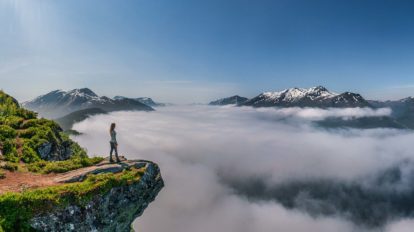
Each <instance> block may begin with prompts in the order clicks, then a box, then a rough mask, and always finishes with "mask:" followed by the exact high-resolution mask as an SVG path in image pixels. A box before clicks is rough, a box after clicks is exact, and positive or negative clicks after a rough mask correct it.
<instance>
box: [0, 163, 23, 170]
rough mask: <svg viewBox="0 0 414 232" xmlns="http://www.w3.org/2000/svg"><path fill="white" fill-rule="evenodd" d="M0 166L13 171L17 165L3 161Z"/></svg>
mask: <svg viewBox="0 0 414 232" xmlns="http://www.w3.org/2000/svg"><path fill="white" fill-rule="evenodd" d="M0 168H3V169H5V170H9V171H11V172H14V171H17V169H18V168H19V166H18V165H17V164H15V163H12V162H5V163H4V164H3V165H2V166H1V167H0Z"/></svg>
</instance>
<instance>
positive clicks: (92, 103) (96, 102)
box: [23, 88, 153, 118]
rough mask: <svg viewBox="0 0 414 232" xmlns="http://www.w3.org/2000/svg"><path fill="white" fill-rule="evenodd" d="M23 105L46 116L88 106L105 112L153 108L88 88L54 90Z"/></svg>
mask: <svg viewBox="0 0 414 232" xmlns="http://www.w3.org/2000/svg"><path fill="white" fill-rule="evenodd" d="M23 106H24V107H26V108H28V109H31V110H34V111H37V112H39V113H40V114H41V115H42V116H44V117H48V118H58V117H62V116H64V115H66V114H69V113H71V112H75V111H78V110H83V109H89V108H100V109H102V110H104V111H107V112H111V111H120V110H143V111H151V110H153V108H151V107H150V106H148V105H146V104H143V103H141V102H139V101H136V100H133V99H129V100H127V99H124V100H114V99H111V98H108V97H105V96H98V95H97V94H96V93H95V92H93V91H92V90H91V89H89V88H80V89H72V90H70V91H62V90H54V91H52V92H49V93H47V94H45V95H41V96H39V97H37V98H35V99H33V100H31V101H28V102H24V103H23Z"/></svg>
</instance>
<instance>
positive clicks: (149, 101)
mask: <svg viewBox="0 0 414 232" xmlns="http://www.w3.org/2000/svg"><path fill="white" fill-rule="evenodd" d="M114 99H115V100H120V99H132V100H136V101H139V102H141V103H143V104H145V105H147V106H151V107H159V106H166V104H164V103H159V102H155V101H154V100H152V98H149V97H138V98H127V97H123V96H115V97H114Z"/></svg>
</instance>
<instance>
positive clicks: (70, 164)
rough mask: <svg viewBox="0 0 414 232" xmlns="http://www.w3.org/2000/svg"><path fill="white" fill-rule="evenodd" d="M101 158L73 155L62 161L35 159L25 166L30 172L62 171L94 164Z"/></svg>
mask: <svg viewBox="0 0 414 232" xmlns="http://www.w3.org/2000/svg"><path fill="white" fill-rule="evenodd" d="M102 160H103V158H102V157H93V158H89V157H85V156H75V157H72V158H70V159H68V160H64V161H55V162H49V161H44V160H41V161H37V162H34V163H31V164H28V165H27V168H28V170H29V171H31V172H38V173H43V174H48V173H62V172H67V171H71V170H75V169H79V168H84V167H89V166H92V165H95V164H97V163H99V162H101V161H102Z"/></svg>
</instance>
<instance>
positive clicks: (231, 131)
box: [74, 106, 414, 232]
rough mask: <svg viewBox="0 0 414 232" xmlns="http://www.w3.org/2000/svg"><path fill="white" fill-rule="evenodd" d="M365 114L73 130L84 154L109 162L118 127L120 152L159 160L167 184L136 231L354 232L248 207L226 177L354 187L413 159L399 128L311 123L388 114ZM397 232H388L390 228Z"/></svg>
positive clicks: (205, 114) (221, 117) (136, 119)
mask: <svg viewBox="0 0 414 232" xmlns="http://www.w3.org/2000/svg"><path fill="white" fill-rule="evenodd" d="M388 114H389V112H388V110H384V109H381V110H368V109H344V110H340V109H327V110H322V109H318V110H316V109H296V108H292V109H254V108H248V107H207V106H193V107H166V108H160V109H159V110H158V111H156V112H150V113H146V112H117V113H112V114H109V115H100V116H95V117H93V118H90V119H87V120H85V121H83V122H81V123H78V124H76V125H75V127H74V129H76V130H79V131H81V132H83V133H85V134H84V135H82V136H79V137H76V138H75V139H76V140H77V141H78V142H79V143H80V144H81V145H83V146H84V147H86V148H87V149H88V150H89V153H90V154H97V155H104V156H106V155H107V154H108V151H109V144H108V141H109V138H108V127H109V124H110V123H111V122H116V123H117V132H118V136H119V138H118V140H119V143H120V145H119V148H120V153H121V154H124V155H126V156H127V157H128V158H140V159H149V160H153V161H155V162H157V163H158V164H159V165H160V167H161V171H162V174H163V178H164V179H165V183H166V187H165V188H164V189H163V190H162V192H161V193H160V195H159V196H158V197H157V199H156V201H155V202H154V203H152V204H151V205H150V207H149V208H148V209H147V210H146V211H145V213H144V215H143V216H142V217H141V218H139V219H138V220H137V221H136V223H135V227H136V228H137V229H138V230H143V231H152V232H163V231H171V232H195V231H196V232H204V231H206V232H207V231H209V232H210V231H238V232H255V231H260V232H267V231H269V232H270V231H272V232H273V231H293V232H295V231H361V230H362V229H361V228H357V229H356V227H355V226H354V225H353V224H352V223H351V222H349V221H346V220H345V219H341V218H338V217H313V216H310V215H309V214H306V213H304V212H301V211H297V210H288V209H285V208H284V207H282V206H281V205H280V204H279V203H277V202H276V201H274V200H269V201H260V202H256V201H255V202H252V201H250V200H247V199H246V198H245V197H244V196H241V195H238V194H236V193H235V191H234V189H233V188H232V187H231V186H229V185H227V184H226V182H225V181H223V177H225V178H230V179H236V180H238V181H249V180H250V179H251V178H263V180H264V181H265V182H266V183H267V184H268V185H269V186H273V185H275V184H277V183H282V182H286V181H290V180H292V179H306V178H330V179H334V180H344V181H351V180H358V179H359V178H360V177H362V176H366V175H371V174H373V173H376V172H377V171H379V170H382V169H384V168H388V167H390V166H392V165H393V164H396V163H398V162H400V161H401V160H404V159H407V158H408V159H411V158H413V154H412V152H411V151H412V150H414V144H413V143H412V142H411V141H413V140H414V135H413V134H412V133H409V132H406V131H398V130H385V129H376V130H366V131H360V130H347V131H336V132H326V131H322V130H318V129H316V128H313V127H312V126H311V125H310V124H309V121H310V120H314V119H321V118H324V117H332V116H338V117H350V116H352V117H363V116H380V115H388ZM392 232H394V231H392Z"/></svg>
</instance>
